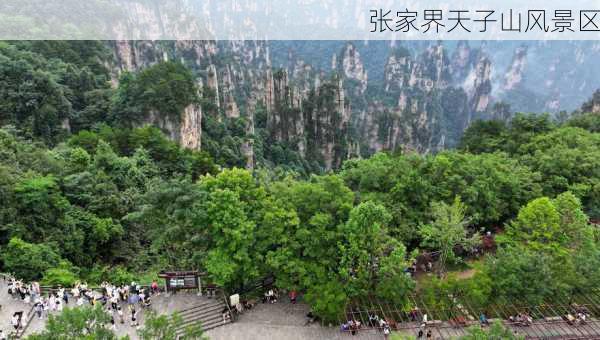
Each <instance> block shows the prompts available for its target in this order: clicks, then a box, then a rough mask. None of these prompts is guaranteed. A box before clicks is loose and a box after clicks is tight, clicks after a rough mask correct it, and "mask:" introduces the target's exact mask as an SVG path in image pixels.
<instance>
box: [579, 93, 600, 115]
mask: <svg viewBox="0 0 600 340" xmlns="http://www.w3.org/2000/svg"><path fill="white" fill-rule="evenodd" d="M581 112H583V113H600V90H596V92H594V95H593V96H592V98H591V99H590V100H589V101H587V102H586V103H585V104H583V106H582V107H581Z"/></svg>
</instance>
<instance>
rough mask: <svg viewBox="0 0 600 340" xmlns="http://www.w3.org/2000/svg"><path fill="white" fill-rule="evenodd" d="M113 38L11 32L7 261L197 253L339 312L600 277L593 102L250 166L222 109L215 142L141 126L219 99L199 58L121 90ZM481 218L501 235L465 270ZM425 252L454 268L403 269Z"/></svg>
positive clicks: (567, 287) (38, 268) (137, 261)
mask: <svg viewBox="0 0 600 340" xmlns="http://www.w3.org/2000/svg"><path fill="white" fill-rule="evenodd" d="M103 51H104V50H103V48H102V47H101V46H100V45H98V46H96V45H94V44H81V45H78V44H76V43H69V44H66V45H65V46H62V47H56V46H54V45H52V44H47V43H43V42H40V43H35V42H32V43H21V44H6V43H4V44H2V45H0V79H1V80H0V122H1V123H2V125H3V126H4V127H3V128H2V129H1V130H0V202H2V204H1V206H0V228H1V230H2V232H1V233H0V235H1V236H0V259H1V262H0V263H1V268H0V270H1V271H6V272H13V273H15V274H16V275H17V276H18V277H20V278H23V279H25V280H41V281H42V282H43V283H45V284H59V283H60V284H70V283H72V282H74V281H75V280H78V279H81V280H86V281H88V282H96V283H97V282H101V281H103V280H110V281H115V282H119V281H127V280H131V279H132V278H135V277H140V276H143V275H145V274H146V273H153V272H156V271H158V270H160V269H165V268H190V269H192V268H194V269H200V270H204V271H206V272H207V273H208V274H209V276H210V279H211V280H212V281H214V282H215V283H217V284H218V285H221V286H223V287H225V288H227V289H228V290H229V291H231V292H234V291H239V290H241V289H243V288H244V287H245V286H247V285H249V284H251V283H253V282H256V281H257V280H260V279H261V278H263V277H265V276H268V275H273V276H274V277H275V279H276V285H277V286H278V287H279V288H282V289H296V290H299V291H301V292H303V293H304V299H305V300H306V301H307V302H308V303H309V304H310V305H311V307H312V308H313V310H314V311H315V313H317V314H318V315H319V316H321V317H323V318H325V319H336V318H337V316H339V314H340V313H341V311H342V310H343V308H344V306H345V305H346V303H348V302H349V301H352V300H354V299H359V298H361V297H365V296H369V295H376V296H377V297H380V298H382V299H386V300H390V301H393V302H394V303H396V304H398V305H402V306H406V307H407V308H408V307H409V305H408V299H407V297H408V296H409V294H412V293H413V292H415V291H419V292H420V293H421V294H423V297H424V299H425V300H427V301H429V302H430V303H431V304H432V305H435V306H441V307H443V306H444V305H445V304H449V303H451V302H450V301H448V299H449V298H448V294H447V293H448V292H460V293H461V294H462V295H465V296H469V297H470V298H471V301H473V303H475V304H477V305H478V306H482V307H484V306H486V305H488V304H490V303H493V302H506V301H512V300H516V299H517V300H520V301H527V302H529V303H532V304H533V303H540V302H542V301H544V300H547V299H549V298H551V297H554V296H568V295H569V294H573V293H575V292H577V291H581V290H586V289H592V288H597V287H598V282H600V244H599V243H598V242H600V241H599V239H598V231H597V227H596V226H594V225H593V224H592V223H590V219H595V220H597V219H598V218H600V132H599V131H600V115H598V114H593V113H589V114H577V115H576V116H575V117H574V118H572V119H570V120H567V121H565V122H556V121H554V120H552V119H551V118H550V117H549V116H548V115H533V114H519V115H517V116H516V117H515V118H514V119H512V120H511V121H510V122H501V121H477V122H474V123H473V124H472V125H471V126H470V128H469V129H468V130H467V131H466V132H465V134H464V136H463V138H462V142H461V145H460V147H459V148H458V149H457V150H448V151H444V152H440V153H437V154H428V155H420V154H416V153H408V152H407V153H379V154H376V155H374V156H372V157H370V158H368V159H352V160H348V161H346V162H344V164H343V166H342V168H341V169H339V170H338V171H335V172H331V173H327V174H312V175H308V174H299V173H298V172H294V171H289V167H283V168H277V167H264V168H259V169H255V170H254V171H253V172H251V171H248V170H244V169H241V168H236V167H234V166H233V165H236V160H235V159H234V158H235V157H233V156H231V157H230V156H228V155H227V154H226V153H223V150H218V149H219V145H222V146H223V149H226V148H227V145H228V144H227V141H226V140H227V137H228V136H229V135H228V134H229V133H230V131H233V130H235V124H232V125H228V124H229V123H227V122H219V121H217V120H214V121H210V120H209V122H208V124H216V125H217V124H218V127H219V128H220V129H221V130H219V129H218V128H215V129H213V130H212V131H213V134H212V135H209V136H207V138H215V139H214V140H212V144H211V142H208V143H203V144H205V145H209V147H208V150H207V151H208V152H206V151H202V152H200V151H193V150H188V149H183V148H181V147H179V146H178V145H177V144H176V143H174V142H172V141H170V140H169V139H168V138H167V137H166V136H165V135H164V134H163V133H162V132H161V131H160V130H159V129H157V128H155V127H150V126H147V127H137V125H136V124H135V122H136V120H137V119H138V118H139V117H142V116H143V115H144V114H145V112H147V111H148V110H155V109H161V110H162V111H164V112H165V114H169V112H171V111H170V110H173V111H172V112H173V113H174V112H178V111H179V109H180V108H182V107H184V106H186V105H187V104H189V103H191V102H195V101H197V102H198V103H200V104H201V105H205V106H209V105H210V104H209V103H208V102H203V99H202V98H206V97H201V96H198V94H197V89H196V88H195V86H194V84H193V81H192V80H191V78H190V74H189V71H188V70H186V69H185V68H184V67H182V66H181V65H179V64H177V63H164V64H159V65H158V66H157V67H153V68H150V69H146V70H143V71H141V72H139V73H136V74H124V75H123V76H122V78H121V81H120V82H119V87H118V88H116V89H113V88H112V87H111V86H110V84H109V77H108V70H106V68H105V67H104V66H103V65H104V64H103V63H102V62H101V61H99V60H102V59H99V58H98V56H99V55H101V54H102V53H104V52H103ZM86 56H90V58H86ZM163 106H164V107H163ZM208 109H209V108H208V107H207V110H208ZM65 118H69V121H70V129H69V130H70V131H71V132H70V133H67V132H66V131H67V130H66V129H65V128H64V120H65ZM215 131H221V133H222V134H223V135H225V136H217V135H218V133H217V132H215ZM217 137H218V138H223V139H222V140H223V143H222V144H219V140H221V139H218V138H217ZM203 138H204V137H203ZM229 138H230V139H231V140H234V137H231V136H229ZM232 143H235V141H233V142H232ZM295 161H296V160H294V162H295ZM283 165H285V164H283ZM487 231H491V232H493V233H494V234H495V235H497V237H496V242H497V245H498V249H497V251H496V252H495V253H490V254H488V255H485V256H483V257H480V258H478V259H477V260H478V261H477V264H476V265H475V267H474V268H475V269H476V273H475V275H474V276H473V277H471V278H468V279H456V278H455V277H453V275H452V272H453V270H454V269H455V268H457V267H460V266H461V265H465V264H466V263H465V262H466V257H467V256H470V255H471V254H472V252H471V250H472V249H474V248H476V247H477V246H478V245H479V244H480V243H481V240H480V239H481V235H483V234H484V233H485V232H487ZM430 251H435V252H439V254H440V257H439V261H437V263H436V271H438V272H439V273H440V274H448V275H440V276H442V277H445V279H435V278H433V277H432V278H431V279H429V280H426V281H424V282H419V284H417V282H416V281H415V280H413V278H411V276H410V275H407V273H406V270H407V268H409V267H410V266H411V264H412V261H413V259H414V258H415V257H416V256H417V255H418V254H419V253H421V252H430Z"/></svg>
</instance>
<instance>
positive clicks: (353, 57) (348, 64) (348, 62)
mask: <svg viewBox="0 0 600 340" xmlns="http://www.w3.org/2000/svg"><path fill="white" fill-rule="evenodd" d="M332 66H336V67H339V68H341V69H340V71H341V74H342V75H343V76H344V78H345V79H350V80H353V81H355V82H357V86H356V94H357V95H363V94H364V93H365V91H366V90H367V86H368V79H369V77H368V75H367V71H366V70H365V66H364V64H363V62H362V60H361V58H360V53H359V52H358V50H357V49H356V47H355V46H354V44H350V43H349V44H346V46H345V47H344V50H343V52H342V54H341V61H340V62H336V63H334V65H332Z"/></svg>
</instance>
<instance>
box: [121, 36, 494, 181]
mask: <svg viewBox="0 0 600 340" xmlns="http://www.w3.org/2000/svg"><path fill="white" fill-rule="evenodd" d="M113 50H114V54H115V67H114V74H115V80H116V79H117V76H118V75H119V74H120V73H122V72H125V71H136V70H139V69H141V68H143V67H147V66H149V65H152V64H154V63H157V62H160V61H164V60H181V61H182V62H183V63H185V64H186V65H188V66H189V67H190V68H192V69H193V70H194V72H195V73H196V75H197V77H198V84H199V87H200V91H201V94H202V96H203V97H204V99H205V100H207V101H209V102H211V103H212V104H213V107H214V108H215V109H214V110H209V111H207V112H202V109H201V107H199V106H189V107H187V108H186V109H185V110H184V112H182V113H181V117H180V119H179V121H178V122H175V121H172V120H169V118H168V117H163V116H162V115H161V114H160V113H159V112H154V113H153V114H151V115H150V116H149V117H148V119H147V121H146V122H145V123H148V124H154V125H156V126H158V127H160V128H161V129H162V130H163V131H165V132H166V133H167V134H168V135H169V136H170V138H172V139H173V140H177V141H179V142H180V143H181V144H182V145H183V146H185V147H188V148H193V149H200V148H201V140H202V119H203V115H204V116H205V117H207V115H208V116H212V117H214V118H215V119H217V120H218V121H224V120H238V119H242V120H243V122H244V126H245V128H244V131H245V137H243V141H242V142H241V145H240V152H241V154H242V155H243V157H244V158H245V165H246V167H248V168H252V167H253V166H254V164H255V152H254V144H255V143H254V142H255V141H254V138H255V124H256V119H255V112H256V110H257V108H258V107H259V106H260V107H263V108H264V110H265V111H266V130H267V131H268V136H269V140H270V142H272V143H283V144H285V145H287V146H289V147H291V148H292V149H293V150H296V151H297V152H298V153H299V154H300V155H301V156H302V157H304V158H305V159H307V160H310V161H313V162H317V163H318V164H321V166H322V167H323V168H324V169H332V168H335V167H338V166H340V165H341V163H342V161H343V160H344V159H347V158H348V157H351V156H366V155H368V154H371V153H373V152H377V151H381V150H394V149H398V148H406V149H411V150H416V151H421V152H429V151H435V150H438V149H440V148H443V147H445V145H446V143H447V138H448V136H447V133H446V132H445V130H448V127H447V126H443V125H444V124H445V123H444V121H445V119H446V118H447V117H446V118H445V117H444V116H443V112H442V111H443V109H444V105H443V103H442V98H443V97H444V94H445V93H446V92H447V91H448V90H449V89H450V88H451V87H452V86H453V84H454V83H456V82H457V80H456V79H461V80H460V81H468V82H470V83H472V84H471V86H470V90H469V93H468V103H469V104H468V106H469V107H470V108H471V109H472V110H473V111H485V110H486V108H487V106H488V104H489V100H490V99H489V92H490V90H489V87H490V85H489V76H490V67H491V66H490V63H489V60H487V59H486V58H485V57H481V58H480V59H477V60H475V59H473V58H472V55H473V53H472V52H471V50H470V49H469V47H468V45H464V46H462V50H461V51H459V52H457V53H458V54H457V55H456V57H455V58H454V59H453V60H452V61H451V60H450V58H449V57H448V54H447V51H446V49H445V48H444V47H443V46H442V45H435V46H431V47H429V48H427V49H426V50H425V51H423V53H421V54H419V55H417V56H412V55H411V53H410V51H409V50H407V49H405V48H399V49H397V50H394V51H393V52H392V53H390V55H389V57H388V60H387V62H386V64H385V67H384V82H383V86H382V91H380V92H378V93H376V94H375V95H373V94H371V93H368V89H369V79H368V72H367V71H366V69H365V67H364V62H363V60H362V58H361V55H360V53H359V51H358V50H357V49H356V47H355V46H354V45H353V44H350V43H349V44H346V45H345V46H344V47H343V48H342V49H341V51H340V52H339V53H336V54H334V56H333V58H332V67H333V70H334V74H333V75H331V74H327V73H325V72H322V71H316V70H315V69H314V68H313V66H312V65H311V64H309V63H307V62H305V61H304V60H302V59H301V58H299V57H298V56H296V55H294V53H293V52H290V53H289V55H288V62H287V65H282V66H284V67H283V68H276V67H273V66H272V65H271V61H270V60H271V59H270V54H269V47H268V44H267V43H266V42H249V41H246V42H238V41H232V42H222V43H215V42H210V41H187V42H186V41H178V42H173V43H165V42H160V43H159V42H143V41H142V42H114V43H113ZM462 78H464V79H462ZM465 96H466V95H465ZM461 100H462V99H461ZM461 100H459V102H460V104H459V105H458V106H460V108H459V110H458V111H459V112H458V113H457V112H453V115H454V116H458V115H460V114H463V113H465V114H466V117H467V118H466V121H467V122H468V121H469V120H470V119H471V116H470V114H469V113H468V111H469V110H468V109H467V105H466V104H465V103H466V102H467V99H465V100H464V102H465V103H463V102H461ZM446 106H448V105H446ZM450 111H452V110H450ZM455 111H456V110H455ZM463 111H464V112H463ZM463 118H464V117H460V119H461V120H464V119H463ZM446 120H447V119H446ZM459 125H460V127H461V128H464V126H465V125H466V123H465V122H461V123H460V124H459Z"/></svg>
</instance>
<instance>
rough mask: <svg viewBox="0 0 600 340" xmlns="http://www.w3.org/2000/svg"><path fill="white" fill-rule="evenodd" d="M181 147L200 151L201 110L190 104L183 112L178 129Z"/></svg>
mask: <svg viewBox="0 0 600 340" xmlns="http://www.w3.org/2000/svg"><path fill="white" fill-rule="evenodd" d="M179 135H180V144H181V146H183V147H185V148H188V149H193V150H200V147H201V143H202V142H201V141H202V109H201V107H200V106H199V105H196V104H190V105H188V106H187V107H186V108H185V110H184V111H183V114H182V117H181V128H180V133H179Z"/></svg>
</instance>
